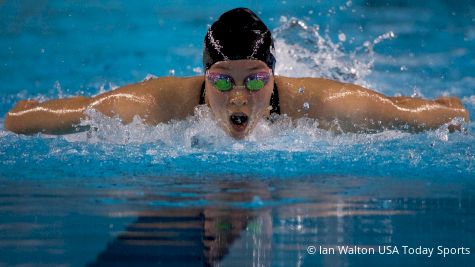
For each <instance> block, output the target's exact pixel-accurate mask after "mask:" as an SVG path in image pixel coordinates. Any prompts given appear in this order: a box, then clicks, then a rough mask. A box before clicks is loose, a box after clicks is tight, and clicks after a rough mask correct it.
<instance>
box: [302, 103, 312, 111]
mask: <svg viewBox="0 0 475 267" xmlns="http://www.w3.org/2000/svg"><path fill="white" fill-rule="evenodd" d="M309 108H310V104H309V103H308V102H304V103H303V109H305V110H308V109H309Z"/></svg>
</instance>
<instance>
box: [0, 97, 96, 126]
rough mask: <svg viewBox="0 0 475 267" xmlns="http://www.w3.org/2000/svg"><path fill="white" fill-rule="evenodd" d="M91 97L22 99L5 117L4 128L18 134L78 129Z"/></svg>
mask: <svg viewBox="0 0 475 267" xmlns="http://www.w3.org/2000/svg"><path fill="white" fill-rule="evenodd" d="M90 101H91V99H90V98H87V97H81V96H80V97H74V98H68V99H55V100H50V101H46V102H44V103H39V102H38V101H35V100H22V101H19V102H18V103H17V104H16V106H15V107H14V108H13V109H12V110H10V111H9V112H8V113H7V115H6V117H5V129H6V130H9V131H12V132H15V133H19V134H34V133H38V132H43V133H48V134H65V133H72V132H75V131H78V130H80V129H79V128H78V127H77V126H76V125H78V124H79V123H80V121H81V119H82V118H84V110H85V109H86V107H87V106H88V105H89V103H90Z"/></svg>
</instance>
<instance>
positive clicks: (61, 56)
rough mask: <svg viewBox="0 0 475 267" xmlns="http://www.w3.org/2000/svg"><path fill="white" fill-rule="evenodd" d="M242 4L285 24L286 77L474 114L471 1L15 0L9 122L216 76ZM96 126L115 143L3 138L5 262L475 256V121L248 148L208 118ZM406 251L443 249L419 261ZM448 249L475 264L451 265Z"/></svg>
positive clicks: (1, 96) (0, 6)
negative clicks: (45, 108)
mask: <svg viewBox="0 0 475 267" xmlns="http://www.w3.org/2000/svg"><path fill="white" fill-rule="evenodd" d="M236 6H247V7H250V8H252V9H253V10H255V11H256V12H258V13H259V15H260V16H261V18H262V19H263V20H264V21H265V22H266V23H267V24H268V26H269V27H270V28H271V29H273V31H274V36H275V39H276V48H277V60H278V65H277V68H276V70H277V73H278V74H280V75H287V76H315V77H327V78H332V79H336V80H340V81H345V82H353V83H357V84H360V85H364V86H366V87H368V88H372V89H374V90H376V91H379V92H382V93H384V94H387V95H390V96H393V95H414V96H423V97H426V98H434V97H437V96H440V95H451V96H457V97H459V98H461V99H462V101H463V103H464V105H465V106H466V108H467V109H468V110H469V111H470V113H471V114H472V115H471V119H472V120H473V119H474V117H473V114H475V76H474V73H475V5H474V4H473V2H471V1H468V0H467V1H452V2H449V1H442V0H440V1H431V2H430V3H422V2H416V3H414V1H403V0H399V1H376V0H372V1H331V2H330V1H328V2H327V1H312V2H310V1H279V2H275V1H234V2H233V3H231V2H224V1H207V2H206V3H205V4H204V3H201V2H200V3H198V2H194V1H140V3H132V1H118V0H110V1H101V2H100V3H96V2H92V1H91V2H86V3H85V2H82V1H46V0H44V1H30V2H28V3H26V2H18V1H0V114H5V113H6V112H7V111H8V110H9V109H10V108H11V107H13V105H14V104H15V102H16V101H18V100H20V99H25V98H34V99H38V100H48V99H53V98H59V97H68V96H74V95H86V96H92V95H95V94H98V93H101V92H104V91H108V90H111V89H113V88H115V87H116V86H121V85H125V84H128V83H133V82H138V81H141V80H143V79H145V78H146V77H147V75H149V74H151V75H156V76H165V75H176V76H191V75H202V65H201V49H202V40H203V36H204V33H205V31H206V29H207V26H208V25H209V24H211V23H212V22H213V20H214V19H216V18H217V16H219V14H220V13H222V12H223V11H226V10H228V9H230V8H233V7H236ZM3 119H4V115H0V121H1V122H3ZM84 123H85V124H86V123H87V124H92V125H94V126H96V127H97V129H98V131H97V132H84V133H79V134H73V135H68V136H46V135H34V136H21V135H16V134H13V133H10V132H6V131H4V130H3V128H0V266H2V265H6V266H15V265H31V266H43V265H44V266H55V265H66V266H84V265H90V266H104V265H106V266H112V265H114V266H118V265H119V263H123V264H125V265H130V266H146V265H153V266H156V265H160V264H161V265H163V266H195V265H196V266H203V265H215V266H236V265H240V266H251V265H252V266H320V265H323V266H371V265H384V266H401V265H405V266H426V265H427V266H460V265H463V264H465V265H467V266H470V265H471V264H470V263H472V264H473V262H474V261H475V257H474V256H473V254H474V253H475V226H474V225H475V214H474V213H473V210H474V208H475V204H474V196H475V179H474V178H475V169H474V168H475V135H474V130H475V128H474V127H475V124H474V123H473V122H471V123H469V124H466V125H464V131H463V132H458V133H452V134H449V133H448V130H447V128H446V126H442V127H441V128H440V129H437V130H434V131H429V132H424V133H420V134H409V133H404V132H400V131H385V132H382V133H377V134H370V135H367V134H342V135H333V134H331V133H328V132H325V131H321V130H319V129H318V128H317V127H316V123H315V122H314V121H311V120H300V121H296V122H292V121H290V120H289V119H287V118H281V120H280V121H279V122H278V123H276V124H274V125H269V124H266V123H262V124H260V125H258V127H257V129H256V131H255V132H254V133H253V134H251V136H249V138H247V139H245V140H244V141H236V140H233V139H231V138H229V137H228V136H226V134H224V133H223V132H222V131H221V130H220V129H219V127H217V126H216V125H215V123H214V122H213V120H212V119H211V118H210V115H209V110H207V109H206V108H205V107H201V108H200V109H199V110H198V111H197V113H196V114H195V115H194V116H192V117H190V118H188V119H187V120H185V121H175V122H171V123H169V124H162V125H158V126H157V127H149V126H145V125H142V124H140V123H139V122H134V123H132V124H131V125H127V126H124V125H122V124H121V123H120V122H118V121H117V120H115V119H113V118H112V119H111V118H106V117H104V116H101V114H97V113H94V112H92V113H91V120H90V121H88V122H84ZM2 124H3V123H2ZM2 127H3V126H2ZM319 245H321V246H323V247H333V246H343V245H357V246H360V247H373V248H376V252H377V248H378V246H386V245H390V246H397V247H398V248H399V252H400V254H396V255H379V254H377V255H340V254H337V255H322V254H320V253H316V254H314V255H312V254H309V253H308V252H307V247H308V246H319ZM404 245H408V246H413V247H418V246H423V247H429V248H434V249H435V250H434V251H435V252H434V255H432V256H431V257H427V256H423V255H404V254H403V252H402V246H404ZM438 246H443V247H449V248H462V247H463V248H470V252H471V253H470V254H469V255H466V254H461V253H458V254H457V255H447V256H446V257H443V256H442V255H437V254H436V253H437V247H438ZM461 251H464V252H466V250H461Z"/></svg>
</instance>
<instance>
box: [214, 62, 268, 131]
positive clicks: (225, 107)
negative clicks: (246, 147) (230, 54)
mask: <svg viewBox="0 0 475 267" xmlns="http://www.w3.org/2000/svg"><path fill="white" fill-rule="evenodd" d="M233 85H234V86H233ZM205 86H206V99H207V103H208V104H209V106H210V107H211V110H212V112H213V114H214V116H215V118H216V120H217V121H218V123H219V125H220V126H221V127H222V128H223V129H224V130H225V131H226V132H227V133H228V134H229V135H231V136H232V137H234V138H237V139H242V138H244V137H245V136H246V135H247V134H249V133H250V132H251V131H252V130H253V129H254V127H256V124H257V122H258V121H259V120H261V119H262V118H263V117H264V116H267V115H268V114H269V109H268V107H269V102H270V98H271V95H272V90H273V87H274V76H273V75H272V70H271V69H270V68H269V67H268V66H267V65H266V64H265V63H264V62H262V61H260V60H249V59H245V60H230V61H220V62H217V63H215V64H213V66H211V67H210V68H209V70H208V71H207V73H206V78H205ZM259 88H260V89H259Z"/></svg>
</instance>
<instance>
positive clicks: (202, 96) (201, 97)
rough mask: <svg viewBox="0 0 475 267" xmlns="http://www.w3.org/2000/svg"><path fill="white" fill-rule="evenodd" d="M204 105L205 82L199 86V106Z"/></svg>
mask: <svg viewBox="0 0 475 267" xmlns="http://www.w3.org/2000/svg"><path fill="white" fill-rule="evenodd" d="M204 103H205V82H203V83H202V84H201V91H200V102H199V104H200V105H203V104H204Z"/></svg>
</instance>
